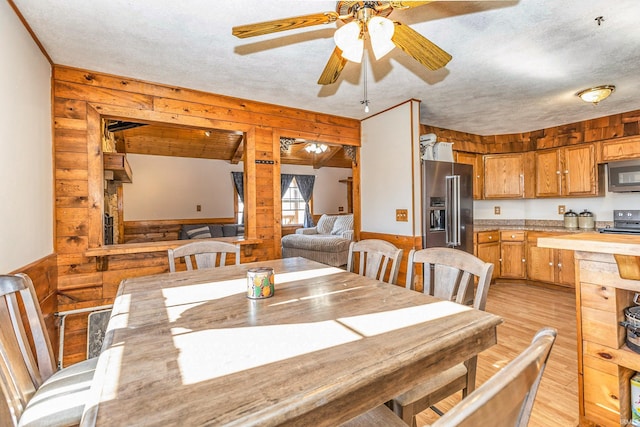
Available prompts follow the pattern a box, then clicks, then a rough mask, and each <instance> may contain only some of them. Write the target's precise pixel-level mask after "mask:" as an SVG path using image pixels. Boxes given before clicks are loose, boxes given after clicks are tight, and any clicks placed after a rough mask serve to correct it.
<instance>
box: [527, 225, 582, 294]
mask: <svg viewBox="0 0 640 427" xmlns="http://www.w3.org/2000/svg"><path fill="white" fill-rule="evenodd" d="M562 234H565V233H543V232H532V231H530V232H528V233H527V279H529V280H534V281H538V282H547V283H554V284H556V285H562V286H567V287H574V286H575V270H574V266H575V262H574V260H573V256H574V252H573V251H569V250H561V249H550V248H540V247H538V245H537V242H538V238H539V237H550V236H558V235H562Z"/></svg>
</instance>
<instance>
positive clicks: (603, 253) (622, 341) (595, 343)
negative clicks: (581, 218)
mask: <svg viewBox="0 0 640 427" xmlns="http://www.w3.org/2000/svg"><path fill="white" fill-rule="evenodd" d="M538 246H540V247H546V248H553V249H563V250H573V251H575V275H576V278H575V283H576V287H575V289H576V315H577V321H578V324H577V337H578V343H577V344H578V393H579V396H578V402H579V406H580V407H579V411H580V425H586V426H590V425H602V426H618V425H631V400H630V399H631V397H630V384H629V380H630V378H631V377H632V376H633V375H634V374H635V372H636V371H640V354H638V353H636V352H634V351H632V350H631V349H629V347H628V346H627V345H626V329H625V328H624V327H622V326H620V324H619V323H620V322H621V321H624V320H625V315H624V309H625V308H626V307H629V306H632V305H634V302H633V300H634V296H635V295H636V293H640V236H633V235H620V234H601V233H596V232H593V233H579V234H571V235H564V236H555V237H543V238H540V239H538ZM621 275H622V277H621ZM623 277H624V278H623Z"/></svg>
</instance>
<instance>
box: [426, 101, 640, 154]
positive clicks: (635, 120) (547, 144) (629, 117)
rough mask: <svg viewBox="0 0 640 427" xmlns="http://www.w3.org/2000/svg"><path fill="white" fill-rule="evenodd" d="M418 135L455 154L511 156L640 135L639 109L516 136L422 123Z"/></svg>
mask: <svg viewBox="0 0 640 427" xmlns="http://www.w3.org/2000/svg"><path fill="white" fill-rule="evenodd" d="M420 133H421V134H425V133H435V134H436V135H437V136H438V141H443V142H453V143H454V146H453V149H454V150H455V151H466V152H471V153H479V154H494V153H514V152H522V151H531V150H541V149H544V148H555V147H563V146H567V145H575V144H581V143H586V142H596V141H602V140H611V139H616V138H624V137H629V136H637V135H640V110H636V111H630V112H627V113H621V114H614V115H612V116H606V117H600V118H597V119H592V120H586V121H583V122H577V123H569V124H566V125H562V126H555V127H551V128H546V129H540V130H535V131H531V132H524V133H518V134H508V135H488V136H480V135H474V134H469V133H465V132H458V131H453V130H449V129H443V128H438V127H434V126H427V125H422V124H421V125H420Z"/></svg>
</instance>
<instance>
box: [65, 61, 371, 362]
mask: <svg viewBox="0 0 640 427" xmlns="http://www.w3.org/2000/svg"><path fill="white" fill-rule="evenodd" d="M53 95H54V99H53V102H54V105H53V110H54V127H55V134H54V144H55V159H54V168H55V174H54V175H55V196H56V205H55V209H56V230H55V231H56V239H55V245H56V251H57V253H58V274H59V277H58V303H59V306H60V309H61V310H67V309H73V308H80V307H87V306H97V305H103V304H108V303H111V302H112V300H113V297H114V296H115V292H116V290H117V287H118V284H119V283H120V281H121V280H122V279H124V278H127V277H136V276H141V275H146V274H154V273H160V272H164V271H167V269H168V265H167V259H166V258H167V257H166V253H161V252H157V253H147V254H125V255H111V256H109V257H108V258H109V259H108V269H107V270H105V271H100V270H99V269H98V266H97V259H96V257H92V256H87V255H86V254H85V253H86V251H87V250H88V249H91V248H98V247H100V246H101V245H102V239H103V233H102V202H103V200H102V197H103V170H102V152H101V144H100V133H101V132H100V120H101V118H110V119H131V120H134V121H138V122H143V123H144V122H159V123H170V124H174V125H181V126H192V127H199V128H212V129H215V128H217V129H223V130H234V131H240V132H242V133H243V134H244V135H245V147H246V151H245V161H244V173H245V177H246V182H247V183H246V188H245V209H246V210H247V212H248V220H247V224H246V227H245V233H246V235H247V236H248V237H254V238H258V239H261V241H262V243H261V244H260V245H258V247H256V248H255V249H254V250H253V251H252V258H254V257H255V258H259V259H273V258H278V257H279V256H280V236H281V226H280V221H281V205H280V179H279V175H280V161H279V160H280V137H281V136H287V137H293V138H304V139H308V140H320V141H326V142H327V143H333V144H341V145H351V146H359V145H360V122H359V121H357V120H352V119H345V118H341V117H336V116H330V115H326V114H318V113H314V112H310V111H303V110H297V109H292V108H286V107H281V106H276V105H268V104H262V103H258V102H253V101H248V100H241V99H235V98H229V97H224V96H219V95H213V94H209V93H203V92H197V91H193V90H188V89H183V88H178V87H171V86H165V85H159V84H153V83H148V82H143V81H139V80H135V79H130V78H126V77H118V76H112V75H106V74H101V73H97V72H91V71H85V70H78V69H72V68H68V67H61V66H56V67H54V70H53ZM134 180H135V171H134ZM83 328H86V324H83V322H82V321H80V320H78V321H77V322H76V321H75V320H74V319H69V321H68V323H67V329H66V334H65V335H66V336H67V340H66V341H67V343H70V342H71V344H69V345H68V346H65V363H68V362H72V361H75V360H77V359H79V358H83V357H84V348H80V343H79V342H78V346H74V345H73V344H72V342H73V340H72V338H71V337H73V336H75V335H76V334H78V335H82V334H83V333H84V330H83Z"/></svg>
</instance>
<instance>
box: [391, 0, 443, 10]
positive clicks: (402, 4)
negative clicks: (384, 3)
mask: <svg viewBox="0 0 640 427" xmlns="http://www.w3.org/2000/svg"><path fill="white" fill-rule="evenodd" d="M427 3H433V1H391V2H389V4H390V6H391V7H392V8H394V9H409V8H410V7H418V6H422V5H425V4H427Z"/></svg>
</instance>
